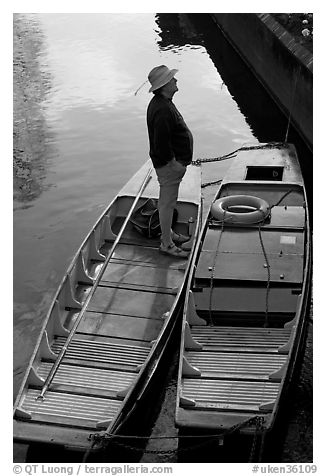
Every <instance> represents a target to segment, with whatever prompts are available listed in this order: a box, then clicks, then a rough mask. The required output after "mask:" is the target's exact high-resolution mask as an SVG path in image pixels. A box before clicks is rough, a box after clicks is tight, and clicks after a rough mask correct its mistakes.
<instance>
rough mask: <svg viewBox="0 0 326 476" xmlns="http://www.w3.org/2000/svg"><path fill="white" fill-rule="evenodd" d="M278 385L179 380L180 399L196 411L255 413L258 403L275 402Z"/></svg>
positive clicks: (252, 382)
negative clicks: (184, 398) (200, 409)
mask: <svg viewBox="0 0 326 476" xmlns="http://www.w3.org/2000/svg"><path fill="white" fill-rule="evenodd" d="M278 389H279V384H278V383H271V382H264V381H259V382H256V381H248V380H247V381H241V380H233V379H225V380H209V379H203V378H200V379H198V378H196V379H195V378H193V379H191V378H183V379H182V396H184V397H186V398H191V399H192V400H195V402H196V407H195V408H196V409H198V408H203V409H206V408H211V409H213V408H214V409H216V410H221V409H223V410H250V411H259V406H260V405H261V404H262V403H266V402H269V401H271V400H275V398H276V397H277V393H278Z"/></svg>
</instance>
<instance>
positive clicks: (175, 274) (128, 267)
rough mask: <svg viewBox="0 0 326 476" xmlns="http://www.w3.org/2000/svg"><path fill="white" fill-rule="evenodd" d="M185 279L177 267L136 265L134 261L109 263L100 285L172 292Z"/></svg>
mask: <svg viewBox="0 0 326 476" xmlns="http://www.w3.org/2000/svg"><path fill="white" fill-rule="evenodd" d="M183 279H184V275H183V273H181V272H180V271H178V270H175V269H169V268H160V267H158V266H155V267H154V266H152V267H149V266H139V265H136V266H135V265H134V264H133V263H132V262H131V263H130V264H129V263H127V264H122V263H109V265H108V267H107V269H106V270H105V272H104V274H103V277H102V279H101V281H100V286H110V287H114V286H117V287H122V286H125V287H126V288H128V289H132V288H134V289H135V290H136V291H143V292H144V291H148V292H161V293H171V291H172V289H173V288H176V287H179V286H181V284H182V282H183Z"/></svg>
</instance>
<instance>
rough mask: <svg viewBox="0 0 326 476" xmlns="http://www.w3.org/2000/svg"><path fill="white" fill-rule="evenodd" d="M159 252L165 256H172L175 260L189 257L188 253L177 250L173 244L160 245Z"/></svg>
mask: <svg viewBox="0 0 326 476" xmlns="http://www.w3.org/2000/svg"><path fill="white" fill-rule="evenodd" d="M160 252H161V253H164V254H165V255H170V256H174V257H175V258H188V256H189V253H188V252H187V251H184V250H182V249H181V248H178V247H177V246H175V245H174V244H172V245H167V246H164V245H161V246H160Z"/></svg>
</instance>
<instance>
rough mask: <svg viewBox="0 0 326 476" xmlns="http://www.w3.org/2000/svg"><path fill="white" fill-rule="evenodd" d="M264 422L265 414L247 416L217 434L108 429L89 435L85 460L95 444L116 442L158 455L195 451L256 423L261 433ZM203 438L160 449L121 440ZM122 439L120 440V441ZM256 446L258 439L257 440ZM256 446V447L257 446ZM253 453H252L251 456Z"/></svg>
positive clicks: (256, 429) (256, 431)
mask: <svg viewBox="0 0 326 476" xmlns="http://www.w3.org/2000/svg"><path fill="white" fill-rule="evenodd" d="M264 422H265V418H264V417H263V416H258V415H255V416H254V417H250V418H247V419H246V420H244V421H242V422H240V423H236V424H235V425H233V426H232V427H230V428H229V429H228V430H227V431H224V432H220V433H216V434H206V435H162V436H160V435H159V436H140V435H117V434H114V433H108V432H106V431H102V432H99V433H91V434H90V435H89V437H88V440H89V441H91V442H92V446H91V448H90V449H89V450H88V451H87V452H86V453H85V456H84V459H83V462H86V460H87V458H88V456H89V454H90V453H91V451H92V450H94V448H95V446H96V445H98V446H99V448H98V449H102V448H103V449H104V448H105V447H107V446H108V445H109V444H114V445H118V446H121V447H123V448H125V449H128V450H131V451H139V452H142V453H144V454H157V455H169V454H171V455H173V454H179V453H183V452H188V451H193V450H194V449H196V448H200V447H202V446H204V445H207V443H208V442H211V441H213V440H220V439H221V438H224V437H226V436H230V435H231V434H233V433H235V432H237V431H240V430H241V429H243V428H245V427H247V426H250V425H254V426H255V434H254V435H256V434H259V433H260V432H262V431H263V429H264ZM191 439H196V440H198V439H199V440H203V441H200V442H199V443H196V444H194V445H191V446H187V447H185V448H178V449H166V450H164V449H160V450H150V449H147V448H141V447H139V446H135V445H132V444H129V443H125V442H123V441H121V440H135V441H150V440H191ZM119 440H120V441H119ZM255 447H256V441H255ZM255 447H254V448H255ZM251 456H252V455H251V454H250V457H251Z"/></svg>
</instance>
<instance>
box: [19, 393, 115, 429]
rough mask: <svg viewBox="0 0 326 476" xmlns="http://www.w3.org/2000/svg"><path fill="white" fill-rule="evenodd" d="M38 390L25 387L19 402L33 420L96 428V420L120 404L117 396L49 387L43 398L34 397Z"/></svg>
mask: <svg viewBox="0 0 326 476" xmlns="http://www.w3.org/2000/svg"><path fill="white" fill-rule="evenodd" d="M39 393H40V391H39V390H36V389H28V390H27V392H26V394H25V395H24V398H23V402H22V408H23V409H25V410H27V411H29V412H30V413H31V414H32V420H31V421H32V422H48V423H56V424H58V425H65V426H80V427H83V428H85V427H86V428H95V425H96V422H97V421H99V420H105V419H109V418H113V417H114V416H115V414H116V412H117V411H118V410H119V408H120V406H121V402H120V401H118V400H112V399H109V398H100V397H91V396H85V395H77V394H69V393H60V392H53V391H52V390H48V392H47V393H46V397H45V399H44V400H37V398H36V397H37V396H38V395H39Z"/></svg>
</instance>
